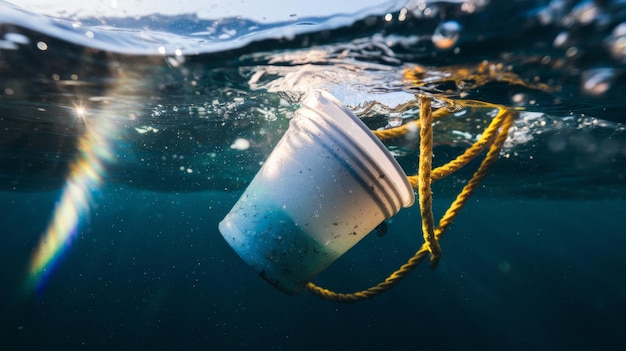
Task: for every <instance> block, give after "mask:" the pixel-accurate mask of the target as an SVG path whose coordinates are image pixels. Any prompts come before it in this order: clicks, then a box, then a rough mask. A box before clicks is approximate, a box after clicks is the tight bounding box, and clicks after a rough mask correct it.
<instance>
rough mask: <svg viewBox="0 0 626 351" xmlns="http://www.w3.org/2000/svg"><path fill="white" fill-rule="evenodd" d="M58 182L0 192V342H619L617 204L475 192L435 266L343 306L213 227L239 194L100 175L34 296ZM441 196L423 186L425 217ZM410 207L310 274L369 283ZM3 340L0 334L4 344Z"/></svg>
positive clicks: (624, 309)
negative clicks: (141, 187) (34, 258)
mask: <svg viewBox="0 0 626 351" xmlns="http://www.w3.org/2000/svg"><path fill="white" fill-rule="evenodd" d="M58 195H59V194H58V193H57V192H49V193H19V194H12V193H2V194H0V198H1V201H0V213H2V216H0V228H2V231H3V242H2V245H1V246H0V263H1V264H2V270H0V274H1V276H0V278H1V280H0V281H1V282H2V287H1V288H0V294H1V295H0V301H1V302H0V309H1V310H2V313H1V317H0V333H1V335H2V337H1V339H2V344H3V345H8V346H9V347H8V348H7V349H11V350H13V349H36V348H44V347H45V348H48V349H60V348H66V349H89V350H94V349H102V350H111V349H140V348H143V349H153V350H156V349H164V350H165V349H168V350H171V349H181V350H192V349H228V350H239V349H241V350H244V349H252V348H254V349H262V350H294V349H299V350H315V349H320V348H324V349H331V350H335V349H337V350H338V349H356V348H363V349H375V348H385V349H397V350H415V349H420V348H424V347H428V348H430V347H433V348H434V347H436V348H438V349H440V350H454V349H460V348H464V349H469V350H531V349H533V350H556V349H569V350H590V349H600V348H608V349H621V348H622V347H624V346H625V345H626V336H625V335H624V333H623V330H624V327H625V326H626V275H625V274H624V272H626V259H625V258H624V256H623V255H624V254H623V253H624V247H625V243H626V239H625V238H624V235H625V232H624V227H625V226H626V218H625V216H623V209H624V205H625V204H626V203H625V202H623V201H617V200H615V201H612V200H611V201H609V200H594V201H582V200H568V201H565V200H563V201H560V200H537V199H525V198H515V199H513V198H511V199H505V198H502V197H499V198H487V197H484V196H481V193H480V192H479V193H478V194H477V196H476V197H474V198H472V200H470V202H469V203H468V205H467V206H466V208H464V209H463V211H462V212H461V214H460V216H459V217H458V219H457V221H456V222H455V223H454V224H453V226H452V227H451V228H450V230H449V231H448V232H447V234H446V236H445V237H444V238H443V239H442V242H441V243H442V247H443V250H444V256H443V259H442V261H441V264H440V266H439V268H438V269H436V270H434V271H432V270H430V269H429V268H427V267H426V266H421V267H418V268H417V269H416V271H414V272H413V273H412V274H411V275H409V277H408V278H407V279H406V280H405V281H403V282H402V283H400V284H399V285H398V286H397V287H395V288H393V289H392V290H390V291H389V292H387V293H385V294H384V295H382V296H379V297H376V298H374V299H372V300H369V301H365V302H361V303H357V304H337V303H332V302H327V301H324V300H321V299H319V298H318V297H315V296H312V295H310V294H309V293H306V292H304V293H302V294H300V295H298V296H295V297H292V296H287V295H283V294H282V293H280V292H279V291H277V290H275V289H274V288H273V287H271V286H270V285H269V284H267V283H265V281H263V280H262V279H261V278H259V277H258V276H256V274H255V273H254V272H253V271H252V270H251V269H250V268H249V267H247V266H246V265H245V264H244V263H243V261H241V260H240V259H239V257H237V256H236V254H235V253H234V251H233V250H232V249H231V248H230V247H229V246H228V245H227V244H226V243H225V241H224V240H223V239H222V238H221V236H220V234H219V233H218V231H217V222H218V221H219V220H220V219H221V218H222V216H223V215H224V214H225V213H226V212H227V211H228V209H229V208H230V206H231V205H232V204H233V203H234V202H235V200H236V197H237V196H238V193H211V192H205V193H190V194H170V193H156V192H143V191H138V190H136V189H126V188H118V187H112V186H111V187H105V188H104V189H102V191H101V192H100V193H99V194H97V195H96V196H95V203H96V205H95V207H94V208H93V209H92V211H91V215H90V216H89V219H88V220H87V221H85V223H84V224H83V226H82V228H81V230H80V234H79V236H78V237H77V239H75V240H74V242H73V243H72V246H71V249H70V250H69V251H68V252H67V254H66V255H65V256H64V259H63V260H62V261H61V263H60V264H59V265H58V267H57V268H56V270H55V272H54V274H53V275H52V276H51V277H50V279H49V280H48V281H47V283H46V285H45V287H44V289H43V290H42V291H40V292H38V293H30V294H28V293H24V291H23V289H22V285H23V278H24V274H25V271H26V268H27V266H28V261H29V258H30V255H31V253H32V251H33V249H34V247H35V246H36V245H37V242H38V240H39V236H40V235H41V233H42V232H43V231H44V230H45V228H46V225H47V221H48V220H49V218H50V216H51V211H52V210H53V208H54V203H55V201H56V200H57V198H58ZM449 201H450V199H446V198H442V197H438V196H437V193H436V192H435V202H436V206H437V207H436V209H435V213H436V215H440V214H441V211H443V209H444V207H445V206H447V204H448V203H449ZM416 210H417V209H416V208H411V209H408V210H404V211H402V212H401V213H400V214H399V215H398V216H397V217H396V218H395V219H393V221H391V222H390V224H389V233H388V234H387V235H386V236H385V237H382V238H379V237H377V236H375V235H370V236H368V237H367V238H366V239H364V240H363V241H362V242H361V243H359V244H358V245H357V246H356V247H355V248H354V249H353V250H351V251H349V253H348V254H346V255H345V256H343V257H342V258H341V259H340V260H338V261H337V262H336V263H335V264H333V265H332V266H331V267H330V268H329V269H328V270H327V271H326V272H324V273H323V274H322V275H321V276H320V277H319V279H318V280H317V281H316V282H317V283H318V284H320V285H325V286H328V287H331V288H337V289H339V290H342V291H346V292H348V291H353V290H356V289H362V288H365V287H367V286H369V285H372V284H374V283H376V282H378V280H380V279H383V278H384V277H385V275H386V274H388V273H389V272H390V271H392V270H393V269H395V268H396V267H397V266H398V265H400V264H401V263H403V262H404V261H405V260H406V259H407V258H408V257H410V256H411V255H412V253H413V252H414V250H415V249H416V248H417V247H418V245H419V243H420V241H421V234H420V233H418V232H417V228H419V222H418V219H417V218H418V217H417V216H418V212H417V211H416ZM3 348H4V347H3Z"/></svg>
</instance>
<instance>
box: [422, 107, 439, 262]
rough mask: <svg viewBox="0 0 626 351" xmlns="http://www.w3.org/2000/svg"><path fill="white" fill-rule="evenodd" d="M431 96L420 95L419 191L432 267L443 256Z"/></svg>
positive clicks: (423, 225)
mask: <svg viewBox="0 0 626 351" xmlns="http://www.w3.org/2000/svg"><path fill="white" fill-rule="evenodd" d="M430 102H431V98H430V97H426V96H422V97H420V105H421V106H420V119H419V121H420V157H419V164H418V170H419V177H418V181H417V193H418V199H419V205H420V215H421V216H422V233H423V235H424V242H425V243H426V248H427V249H428V251H429V252H430V264H431V267H436V266H437V263H438V262H439V258H440V257H441V248H440V247H439V242H438V241H437V240H435V218H434V217H433V206H432V205H433V196H432V190H431V188H430V183H431V179H430V172H431V171H432V169H433V116H432V113H431V109H430Z"/></svg>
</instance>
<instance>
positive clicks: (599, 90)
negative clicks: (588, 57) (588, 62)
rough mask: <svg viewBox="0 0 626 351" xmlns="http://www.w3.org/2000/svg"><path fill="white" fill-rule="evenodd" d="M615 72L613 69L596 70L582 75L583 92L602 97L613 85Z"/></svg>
mask: <svg viewBox="0 0 626 351" xmlns="http://www.w3.org/2000/svg"><path fill="white" fill-rule="evenodd" d="M614 77H615V70H614V69H612V68H595V69H590V70H587V71H584V72H583V73H582V74H581V88H582V91H583V92H584V93H586V94H589V95H594V96H600V95H602V94H604V93H606V92H607V91H608V90H609V89H610V88H611V84H612V83H613V80H614Z"/></svg>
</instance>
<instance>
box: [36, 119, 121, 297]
mask: <svg viewBox="0 0 626 351" xmlns="http://www.w3.org/2000/svg"><path fill="white" fill-rule="evenodd" d="M75 114H76V115H77V116H78V117H80V118H82V120H83V121H84V123H85V131H84V133H83V134H82V135H81V136H80V138H79V140H78V143H77V149H78V150H77V151H78V153H77V155H76V157H75V158H74V160H73V161H72V163H71V164H70V170H69V172H68V174H67V177H66V181H65V185H64V187H63V191H62V193H61V197H60V199H59V201H58V202H57V204H56V206H55V209H54V212H53V215H52V219H51V220H50V222H49V223H48V226H47V229H46V231H45V233H44V234H43V236H42V238H41V240H40V242H39V245H38V247H37V249H36V250H35V252H34V254H33V256H32V259H31V262H30V266H29V270H28V279H27V284H28V287H29V288H34V289H40V288H41V287H42V285H43V283H44V281H45V278H46V277H47V276H48V275H49V274H50V273H51V271H52V270H53V268H54V265H55V264H56V263H57V262H58V260H59V258H60V257H62V256H63V253H64V252H65V251H66V250H67V248H68V247H69V246H70V244H71V241H72V238H73V237H74V236H75V235H76V233H77V232H78V229H79V226H80V224H81V220H82V219H83V218H85V216H86V215H87V214H88V213H89V208H90V205H91V203H92V194H93V193H94V192H95V191H97V190H98V189H99V188H100V186H101V185H102V180H103V175H104V171H105V165H106V163H107V162H110V161H111V160H112V159H113V154H112V152H111V147H110V146H111V138H112V136H115V135H116V130H115V128H114V127H115V124H114V122H113V121H111V120H110V118H107V117H106V116H103V115H99V116H94V117H91V118H90V117H88V116H87V113H86V112H85V110H84V109H83V108H79V107H77V108H76V109H75Z"/></svg>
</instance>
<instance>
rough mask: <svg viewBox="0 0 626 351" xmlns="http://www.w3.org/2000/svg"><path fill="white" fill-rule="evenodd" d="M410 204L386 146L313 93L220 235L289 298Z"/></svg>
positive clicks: (405, 185) (320, 94)
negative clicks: (378, 226) (383, 222)
mask: <svg viewBox="0 0 626 351" xmlns="http://www.w3.org/2000/svg"><path fill="white" fill-rule="evenodd" d="M413 202H414V193H413V189H412V187H411V185H410V184H409V182H408V180H407V177H406V174H405V173H404V171H403V170H402V168H401V167H400V165H399V164H398V163H397V162H396V160H395V159H394V158H393V156H392V155H391V154H390V153H389V152H388V151H387V149H386V148H385V146H384V145H383V144H382V143H381V142H380V141H379V140H378V139H377V138H376V137H375V136H374V135H373V134H372V133H371V132H370V131H369V129H368V128H367V127H366V126H365V124H363V123H362V122H361V121H360V120H359V118H358V117H356V116H355V115H354V114H352V112H350V111H349V110H348V109H347V108H345V107H343V106H342V105H341V103H340V102H339V101H338V100H337V99H335V98H334V97H333V96H331V95H330V94H328V93H327V92H324V91H317V90H316V91H312V92H310V93H309V94H308V95H307V96H306V97H305V98H304V100H303V103H302V107H301V108H300V109H299V110H298V111H296V114H295V117H294V118H293V119H292V120H291V122H290V126H289V129H288V130H287V132H286V133H285V135H284V136H283V138H282V139H281V140H280V141H279V143H278V144H277V145H276V147H275V148H274V150H273V151H272V153H271V154H270V156H269V157H268V159H267V160H266V161H265V162H264V164H263V167H262V168H261V170H259V172H258V173H257V175H256V176H255V177H254V179H253V180H252V182H251V183H250V184H249V185H248V188H247V189H246V190H245V191H244V193H243V194H242V195H241V197H240V198H239V200H238V201H237V203H236V204H235V205H234V207H233V208H232V209H231V211H230V212H229V213H228V214H227V215H226V217H225V218H224V219H223V220H222V221H221V222H220V224H219V229H220V232H221V233H222V236H223V237H224V239H226V241H227V242H228V244H229V245H230V246H231V247H232V248H233V249H234V250H235V251H236V252H237V254H238V255H239V256H240V257H241V258H242V259H243V260H244V261H245V262H246V263H248V264H249V265H250V266H251V267H252V268H253V269H254V270H256V271H257V272H258V273H259V275H261V276H262V277H263V278H264V279H265V280H267V281H268V282H270V283H271V284H272V285H274V286H275V287H277V288H278V289H280V290H281V291H283V292H285V293H288V294H296V293H298V292H299V291H301V290H302V289H303V288H304V286H305V285H306V284H307V283H308V282H310V281H312V280H313V279H314V278H315V277H316V276H317V275H318V274H319V273H320V272H322V271H323V270H324V269H325V268H326V267H328V266H329V265H330V264H331V263H332V262H333V261H335V260H336V259H337V258H339V257H340V256H341V255H342V254H343V253H345V252H346V251H347V250H349V249H350V248H351V247H352V246H354V245H355V244H356V243H357V242H359V240H361V239H362V238H363V237H365V236H366V235H367V234H368V233H369V232H371V231H372V230H374V229H375V228H376V226H377V225H378V224H380V223H381V222H382V221H384V220H385V219H387V218H390V217H392V216H393V215H395V214H396V213H397V212H398V211H399V210H400V209H401V208H402V207H409V206H411V205H412V204H413Z"/></svg>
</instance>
